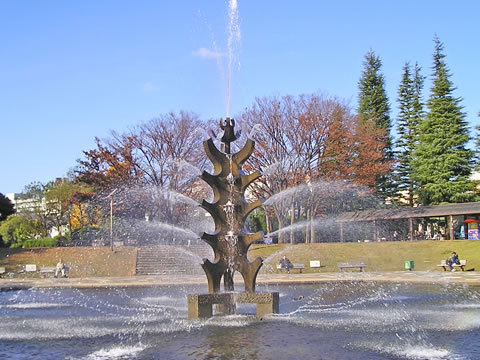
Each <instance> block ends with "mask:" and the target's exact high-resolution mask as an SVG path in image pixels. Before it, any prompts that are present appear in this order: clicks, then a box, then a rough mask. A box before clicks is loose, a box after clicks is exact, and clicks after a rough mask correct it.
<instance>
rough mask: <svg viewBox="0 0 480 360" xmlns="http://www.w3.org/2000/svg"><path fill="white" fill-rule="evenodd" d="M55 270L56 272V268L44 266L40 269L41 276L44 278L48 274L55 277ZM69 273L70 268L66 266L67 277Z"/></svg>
mask: <svg viewBox="0 0 480 360" xmlns="http://www.w3.org/2000/svg"><path fill="white" fill-rule="evenodd" d="M55 270H56V267H55V266H42V267H41V268H40V275H41V276H42V277H47V276H48V274H52V275H55ZM68 271H69V268H68V266H65V275H66V274H68Z"/></svg>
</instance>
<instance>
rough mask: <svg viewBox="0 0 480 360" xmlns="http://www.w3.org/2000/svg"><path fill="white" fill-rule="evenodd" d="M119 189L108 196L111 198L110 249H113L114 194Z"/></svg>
mask: <svg viewBox="0 0 480 360" xmlns="http://www.w3.org/2000/svg"><path fill="white" fill-rule="evenodd" d="M117 191H118V188H117V189H114V190H113V191H112V192H111V193H110V194H108V195H107V198H110V250H112V251H113V194H115V193H116V192H117Z"/></svg>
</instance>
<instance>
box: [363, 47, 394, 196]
mask: <svg viewBox="0 0 480 360" xmlns="http://www.w3.org/2000/svg"><path fill="white" fill-rule="evenodd" d="M363 66H364V69H363V71H362V76H361V78H360V80H359V82H358V86H359V96H358V105H359V106H358V113H359V114H360V115H361V117H362V120H363V121H364V122H372V123H374V124H375V126H376V127H377V128H380V129H383V130H384V136H383V138H382V139H381V140H382V141H383V142H384V143H385V148H384V150H383V155H382V158H381V160H380V161H382V162H383V163H393V157H394V154H393V149H392V143H393V142H392V138H391V135H390V130H391V121H390V105H389V102H388V97H387V93H386V91H385V79H384V76H383V74H382V73H381V72H380V70H381V67H382V61H381V60H380V57H378V56H376V55H375V53H374V52H373V51H372V50H370V51H369V52H368V53H367V54H366V55H365V61H364V63H363ZM376 183H377V184H376V190H377V193H378V194H379V195H381V196H383V197H385V198H387V197H389V196H392V195H393V194H394V192H395V190H394V184H393V177H392V175H391V174H389V175H385V176H379V177H378V178H377V181H376Z"/></svg>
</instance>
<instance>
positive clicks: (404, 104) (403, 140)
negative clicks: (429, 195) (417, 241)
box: [395, 62, 424, 206]
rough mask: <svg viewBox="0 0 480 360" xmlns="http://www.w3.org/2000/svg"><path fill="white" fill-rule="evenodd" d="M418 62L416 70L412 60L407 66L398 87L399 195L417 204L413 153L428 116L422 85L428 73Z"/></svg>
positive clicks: (397, 172)
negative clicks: (411, 64)
mask: <svg viewBox="0 0 480 360" xmlns="http://www.w3.org/2000/svg"><path fill="white" fill-rule="evenodd" d="M420 70H421V68H420V67H419V66H418V64H415V68H414V73H413V74H412V72H411V69H410V64H409V63H408V62H407V63H405V65H404V67H403V76H402V82H401V84H400V86H399V89H398V103H399V114H398V118H397V132H398V136H399V137H398V141H397V148H398V150H397V154H398V155H397V160H398V163H397V168H396V173H395V180H396V186H397V192H398V193H397V196H398V197H402V198H405V197H406V198H407V200H408V204H409V205H410V206H413V205H414V188H415V183H414V181H413V178H412V154H413V151H414V149H415V145H416V144H417V142H418V126H419V124H420V122H421V121H422V119H423V117H424V111H423V102H422V89H423V81H424V77H423V76H422V75H421V74H420Z"/></svg>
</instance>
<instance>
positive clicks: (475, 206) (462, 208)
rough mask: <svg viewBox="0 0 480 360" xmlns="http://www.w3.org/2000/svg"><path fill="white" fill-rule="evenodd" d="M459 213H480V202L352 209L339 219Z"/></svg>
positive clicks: (399, 217)
mask: <svg viewBox="0 0 480 360" xmlns="http://www.w3.org/2000/svg"><path fill="white" fill-rule="evenodd" d="M449 215H452V216H457V215H480V202H471V203H461V204H448V205H437V206H418V207H414V208H388V209H372V210H363V211H352V212H347V213H343V214H341V215H340V216H339V217H338V218H337V221H340V222H352V221H373V220H393V219H407V218H427V217H441V216H449Z"/></svg>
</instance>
